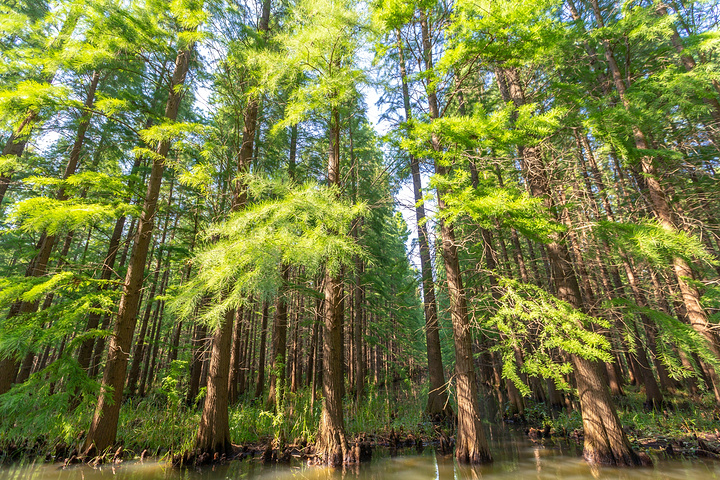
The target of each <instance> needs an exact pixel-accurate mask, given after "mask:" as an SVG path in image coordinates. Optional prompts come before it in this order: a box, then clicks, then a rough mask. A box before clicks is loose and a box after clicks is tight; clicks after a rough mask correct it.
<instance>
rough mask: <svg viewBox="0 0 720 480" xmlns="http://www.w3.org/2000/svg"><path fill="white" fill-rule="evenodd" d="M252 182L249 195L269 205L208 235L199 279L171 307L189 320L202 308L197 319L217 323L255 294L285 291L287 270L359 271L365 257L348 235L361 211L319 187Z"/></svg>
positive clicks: (241, 215)
mask: <svg viewBox="0 0 720 480" xmlns="http://www.w3.org/2000/svg"><path fill="white" fill-rule="evenodd" d="M246 180H247V181H248V182H249V183H250V189H251V191H253V192H255V193H257V192H260V191H264V192H265V195H266V196H270V197H271V198H269V199H267V200H265V201H261V202H258V203H255V204H253V205H250V206H249V207H248V208H246V209H245V210H242V211H240V212H237V213H235V214H234V215H233V216H232V217H231V218H229V219H228V220H227V221H226V222H222V223H218V224H215V225H212V226H210V227H209V228H208V229H207V230H206V231H205V240H206V247H205V248H204V249H203V250H202V251H201V252H199V253H198V254H196V255H195V257H194V258H193V260H192V262H193V264H195V265H197V268H198V270H197V272H198V273H197V274H196V276H195V277H194V278H193V279H192V280H191V282H190V283H189V284H188V285H187V287H186V288H185V289H184V291H183V292H181V293H180V294H179V295H178V296H177V297H176V298H175V299H174V301H173V302H172V303H171V306H172V307H173V308H174V309H175V311H176V312H177V313H179V314H180V315H181V316H183V317H190V316H193V315H194V314H195V312H196V310H197V309H198V308H200V316H199V319H200V320H201V321H205V322H207V323H209V324H215V322H217V320H218V319H220V318H221V317H222V315H223V314H224V313H225V312H226V311H228V310H229V309H231V308H235V307H237V306H238V305H240V304H241V303H242V302H243V300H244V299H245V298H247V297H249V296H250V295H260V296H270V295H272V294H273V293H274V292H277V290H278V288H279V286H280V285H281V282H282V276H281V271H280V269H281V265H283V264H285V265H289V266H294V267H303V268H304V270H305V272H307V273H308V274H310V275H312V274H314V273H317V272H319V271H320V269H321V268H323V267H324V268H327V269H328V270H329V271H330V272H332V273H337V272H339V271H340V269H341V268H342V267H343V266H346V267H350V266H351V265H352V264H353V256H354V255H363V252H362V249H361V248H360V247H359V246H358V245H357V244H356V243H355V242H354V241H353V239H352V237H351V236H350V235H349V230H350V226H351V221H352V219H353V218H355V217H357V216H359V215H361V214H362V213H363V212H364V210H365V206H364V205H363V204H356V205H353V206H351V205H350V204H349V203H347V202H345V201H342V200H340V199H339V198H338V195H337V194H336V191H335V190H334V189H331V188H327V187H324V186H320V185H318V184H314V183H310V184H306V185H304V186H301V187H296V186H294V185H293V184H291V183H284V182H277V181H276V182H269V181H266V180H263V179H258V178H255V179H252V180H251V179H246ZM207 300H209V301H207ZM201 305H205V306H204V307H201Z"/></svg>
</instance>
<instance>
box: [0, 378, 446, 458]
mask: <svg viewBox="0 0 720 480" xmlns="http://www.w3.org/2000/svg"><path fill="white" fill-rule="evenodd" d="M54 397H56V395H48V394H45V395H36V398H35V400H34V401H33V402H16V403H12V402H5V403H2V404H0V461H2V460H9V459H19V458H22V457H48V456H55V455H56V454H57V453H59V452H62V453H61V456H65V455H68V454H69V453H70V452H71V451H72V450H73V449H79V448H80V446H81V444H82V442H83V440H84V438H85V434H86V431H87V428H88V427H89V425H90V420H91V418H92V414H93V409H94V402H93V400H94V396H93V395H91V394H88V395H86V397H85V399H84V401H83V402H82V403H81V404H80V406H79V407H78V408H76V409H75V410H74V411H73V412H71V413H62V412H64V411H65V412H66V411H67V403H66V402H62V401H60V400H61V399H58V398H54ZM426 399H427V388H422V387H419V386H417V385H414V384H412V383H410V382H399V383H398V385H396V387H395V388H394V390H393V391H391V392H387V391H386V390H384V389H377V388H375V387H371V388H369V389H368V391H367V392H366V395H365V397H364V399H363V400H362V401H361V402H360V403H359V404H356V403H355V402H354V401H353V400H351V399H350V398H347V397H346V399H345V408H344V411H345V425H346V428H347V433H348V436H349V437H353V436H355V435H358V434H378V435H383V434H387V433H388V432H389V431H390V429H394V430H396V431H399V432H405V433H414V434H416V435H417V434H420V435H423V434H424V435H429V434H431V433H432V425H431V424H429V423H428V422H427V421H426V419H425V418H424V416H423V411H424V406H425V401H426ZM321 408H322V400H321V399H319V398H317V399H315V401H314V402H312V401H311V397H310V390H309V389H304V390H300V391H298V392H297V393H291V392H287V393H286V395H285V398H284V400H283V402H282V404H281V405H278V409H277V410H276V409H275V408H269V407H268V406H266V405H265V403H264V401H262V402H261V401H258V400H256V399H253V398H251V397H250V396H246V397H244V398H241V399H240V402H239V403H238V404H236V405H234V406H232V407H231V408H230V411H229V419H230V438H231V441H232V442H233V443H235V444H245V445H247V444H258V443H264V442H268V441H271V440H273V439H274V440H276V441H279V442H281V443H283V444H287V443H291V442H295V441H302V440H305V441H308V442H313V441H314V440H315V433H316V430H317V426H318V424H319V421H320V414H321ZM277 412H279V413H277ZM200 414H201V412H200V409H197V408H189V407H187V406H185V405H184V403H183V402H182V397H181V396H180V395H175V394H173V393H172V391H169V390H168V389H161V390H160V391H157V392H153V393H152V394H151V395H149V396H147V397H144V398H129V399H127V400H126V401H125V403H124V404H123V405H122V408H121V410H120V418H119V422H118V433H117V442H116V443H117V444H120V445H122V446H123V447H124V449H125V450H126V451H128V452H130V453H131V454H132V453H134V454H135V455H139V454H140V453H141V452H142V451H143V450H148V452H150V453H151V454H160V455H164V454H168V453H170V454H173V453H180V452H184V451H188V450H191V449H192V446H193V442H194V439H195V435H196V434H197V429H198V425H199V423H200ZM58 447H61V448H60V449H59V448H58Z"/></svg>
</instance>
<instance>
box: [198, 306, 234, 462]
mask: <svg viewBox="0 0 720 480" xmlns="http://www.w3.org/2000/svg"><path fill="white" fill-rule="evenodd" d="M234 318H235V310H228V311H227V312H226V314H225V319H224V320H223V322H222V324H221V325H220V328H219V329H218V331H217V332H216V333H215V334H214V335H213V337H212V350H211V352H210V366H209V372H208V383H207V395H206V396H205V404H204V406H203V413H202V417H200V427H199V428H198V434H197V436H196V437H195V448H196V449H197V450H199V451H200V452H203V453H209V454H210V455H212V454H214V453H218V454H220V455H222V454H227V455H229V454H230V453H231V452H232V444H231V443H230V423H229V416H228V404H227V401H228V395H227V394H228V377H229V375H230V356H229V355H226V354H225V352H228V351H229V350H230V342H231V340H232V325H233V320H234Z"/></svg>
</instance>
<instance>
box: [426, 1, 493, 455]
mask: <svg viewBox="0 0 720 480" xmlns="http://www.w3.org/2000/svg"><path fill="white" fill-rule="evenodd" d="M420 28H421V33H422V43H423V57H424V61H425V71H426V72H427V73H429V74H432V73H433V68H434V67H433V61H432V45H431V41H430V25H429V22H428V18H427V15H426V14H425V12H424V11H421V12H420ZM430 80H431V78H429V79H428V88H427V90H426V91H427V97H428V105H429V110H430V118H431V119H433V120H436V119H438V118H439V116H440V110H439V108H438V100H437V96H436V94H435V90H434V88H433V87H431V86H430V83H429V82H430ZM432 148H433V150H434V151H435V152H437V153H438V154H439V153H440V151H441V146H440V142H439V140H438V138H437V136H436V135H435V134H433V136H432ZM435 173H436V174H437V175H439V176H443V175H447V174H448V173H449V172H448V169H447V168H446V167H445V166H444V165H442V164H440V163H439V162H438V161H435ZM443 195H444V192H443V191H442V190H441V189H440V188H438V190H437V199H438V209H439V210H440V211H443V210H444V209H445V208H446V206H445V200H444V198H443ZM440 236H441V239H442V257H443V261H444V263H445V273H446V277H447V287H448V295H449V297H450V315H451V318H452V325H453V340H454V343H455V383H456V390H457V407H458V412H457V441H456V446H455V457H456V458H457V459H458V461H459V462H461V463H475V464H477V463H488V462H491V461H492V456H491V455H490V449H489V447H488V443H487V439H486V438H485V432H484V431H483V429H482V421H481V419H480V406H479V404H478V395H477V380H476V378H475V362H474V361H473V352H472V334H471V330H470V318H469V316H468V311H467V304H466V299H465V291H464V289H463V283H462V276H461V270H460V261H459V258H458V250H457V243H456V242H455V232H454V231H453V227H452V226H451V225H449V224H448V223H447V222H445V221H444V220H440Z"/></svg>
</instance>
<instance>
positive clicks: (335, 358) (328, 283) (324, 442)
mask: <svg viewBox="0 0 720 480" xmlns="http://www.w3.org/2000/svg"><path fill="white" fill-rule="evenodd" d="M328 184H329V185H330V186H337V187H339V186H340V113H339V112H338V110H337V108H333V109H332V111H331V115H330V148H329V154H328ZM323 291H324V294H325V309H324V312H323V320H324V330H323V341H324V344H323V401H322V416H321V418H320V426H319V432H318V439H317V442H316V443H315V454H316V455H317V456H318V459H319V462H320V463H323V464H326V465H330V466H334V467H338V466H340V465H342V464H343V463H347V462H350V461H352V459H351V451H350V449H349V448H348V443H347V439H346V438H345V420H344V418H343V408H342V393H343V389H344V381H343V358H342V347H343V331H342V324H343V318H342V314H343V313H342V305H341V303H342V294H343V282H342V278H340V277H339V276H338V275H337V274H335V273H333V272H330V271H329V270H326V272H325V282H324V288H323Z"/></svg>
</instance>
